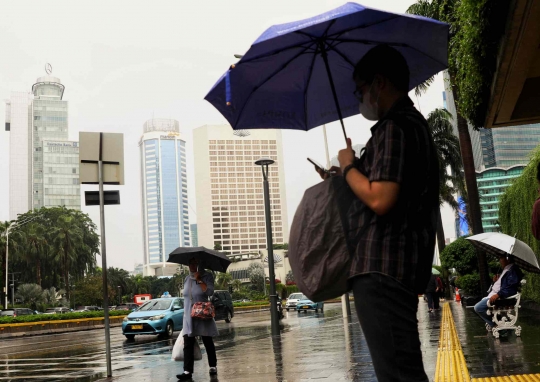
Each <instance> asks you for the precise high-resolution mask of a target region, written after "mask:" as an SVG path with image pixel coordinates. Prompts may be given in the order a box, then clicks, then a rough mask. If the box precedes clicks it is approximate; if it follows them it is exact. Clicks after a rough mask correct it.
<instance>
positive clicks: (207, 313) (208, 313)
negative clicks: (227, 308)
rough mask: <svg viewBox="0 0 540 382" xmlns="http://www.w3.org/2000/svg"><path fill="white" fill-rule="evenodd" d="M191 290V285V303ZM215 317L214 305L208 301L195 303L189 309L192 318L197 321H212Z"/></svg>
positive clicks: (190, 288)
mask: <svg viewBox="0 0 540 382" xmlns="http://www.w3.org/2000/svg"><path fill="white" fill-rule="evenodd" d="M192 288H193V284H192V285H190V286H189V296H190V298H191V301H193V294H192V293H191V290H192ZM215 316H216V310H215V308H214V304H212V303H211V302H209V301H205V302H196V303H194V304H193V306H192V307H191V317H192V318H196V319H198V320H213V319H214V317H215Z"/></svg>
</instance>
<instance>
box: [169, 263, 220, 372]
mask: <svg viewBox="0 0 540 382" xmlns="http://www.w3.org/2000/svg"><path fill="white" fill-rule="evenodd" d="M199 265H200V264H199V261H198V260H197V259H195V258H193V259H191V260H190V261H189V276H188V277H187V278H186V280H185V281H184V327H183V333H184V373H183V374H178V375H177V376H176V377H177V378H178V379H179V380H180V381H190V380H191V379H192V375H193V369H194V363H195V362H194V361H195V360H194V347H195V341H197V339H196V338H195V337H197V336H201V338H202V341H203V344H204V348H205V349H206V354H207V355H208V364H209V366H210V375H216V374H217V356H216V348H215V346H214V340H213V339H212V337H216V336H217V335H218V329H217V326H216V322H215V320H214V319H209V320H202V319H198V318H193V317H191V309H192V307H193V304H194V303H196V302H207V301H208V297H211V296H212V295H213V294H214V277H213V276H212V274H211V273H209V272H205V271H204V269H203V270H199Z"/></svg>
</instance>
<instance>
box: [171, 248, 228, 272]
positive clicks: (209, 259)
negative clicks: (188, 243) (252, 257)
mask: <svg viewBox="0 0 540 382" xmlns="http://www.w3.org/2000/svg"><path fill="white" fill-rule="evenodd" d="M192 258H196V259H197V260H199V263H202V265H203V266H204V267H205V268H208V269H211V270H213V271H216V272H226V271H227V268H228V266H229V264H231V260H229V258H228V257H227V256H226V255H225V254H223V253H221V252H218V251H214V250H213V249H208V248H205V247H178V248H176V249H175V250H174V251H172V252H171V253H170V254H169V259H168V260H167V262H169V263H177V264H183V265H189V260H191V259H192Z"/></svg>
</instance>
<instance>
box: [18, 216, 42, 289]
mask: <svg viewBox="0 0 540 382" xmlns="http://www.w3.org/2000/svg"><path fill="white" fill-rule="evenodd" d="M22 229H23V234H24V238H25V242H26V245H25V250H24V252H22V254H23V257H24V259H25V260H26V263H27V264H28V266H30V267H31V268H34V269H35V276H36V283H37V284H38V285H39V286H41V261H42V259H43V257H44V253H45V248H47V245H48V243H47V238H46V237H45V227H44V226H43V225H41V224H40V223H38V222H36V223H34V222H32V223H29V224H27V225H26V226H23V228H22Z"/></svg>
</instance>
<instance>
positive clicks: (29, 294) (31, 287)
mask: <svg viewBox="0 0 540 382" xmlns="http://www.w3.org/2000/svg"><path fill="white" fill-rule="evenodd" d="M17 297H19V298H20V299H21V300H23V302H24V303H25V304H26V305H27V306H30V307H31V308H32V309H34V310H35V309H36V308H37V304H39V303H41V302H42V301H43V290H42V289H41V287H40V286H39V285H38V284H22V285H20V286H19V287H18V288H17Z"/></svg>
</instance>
